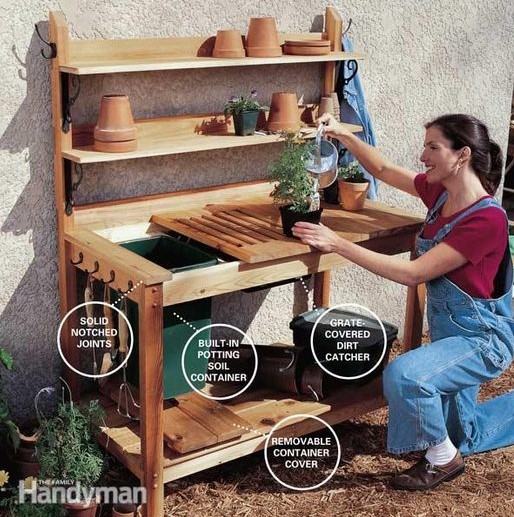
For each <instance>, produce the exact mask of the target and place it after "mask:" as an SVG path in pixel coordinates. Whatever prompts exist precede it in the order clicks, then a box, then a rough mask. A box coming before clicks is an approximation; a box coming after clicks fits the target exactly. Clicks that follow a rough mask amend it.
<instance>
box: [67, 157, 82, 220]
mask: <svg viewBox="0 0 514 517" xmlns="http://www.w3.org/2000/svg"><path fill="white" fill-rule="evenodd" d="M75 173H76V174H77V180H76V181H75V182H74V181H73V177H72V171H71V162H70V160H64V190H65V197H66V208H65V212H66V215H71V214H72V213H73V207H74V206H75V200H74V199H73V193H74V192H76V191H77V190H78V188H79V185H80V183H81V181H82V178H83V177H84V170H83V168H82V164H80V163H76V164H75Z"/></svg>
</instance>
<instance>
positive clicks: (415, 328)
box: [402, 236, 426, 352]
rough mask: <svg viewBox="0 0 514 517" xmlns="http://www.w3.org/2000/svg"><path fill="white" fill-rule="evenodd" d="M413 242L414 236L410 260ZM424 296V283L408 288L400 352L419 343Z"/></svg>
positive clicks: (421, 330) (414, 256)
mask: <svg viewBox="0 0 514 517" xmlns="http://www.w3.org/2000/svg"><path fill="white" fill-rule="evenodd" d="M415 242H416V237H415V236H413V238H412V248H411V254H410V259H411V260H414V259H415V258H416V254H415V252H414V246H415ZM425 297H426V287H425V284H419V285H417V286H415V287H409V288H408V291H407V304H406V309H405V330H404V334H403V343H402V352H408V351H409V350H412V349H413V348H416V347H418V346H419V345H420V344H421V336H422V334H423V316H424V313H425Z"/></svg>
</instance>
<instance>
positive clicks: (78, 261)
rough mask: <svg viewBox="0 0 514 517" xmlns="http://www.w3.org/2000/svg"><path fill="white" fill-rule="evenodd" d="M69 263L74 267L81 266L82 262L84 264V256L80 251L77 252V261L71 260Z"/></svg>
mask: <svg viewBox="0 0 514 517" xmlns="http://www.w3.org/2000/svg"><path fill="white" fill-rule="evenodd" d="M70 262H71V263H72V264H73V265H74V266H77V265H78V264H82V262H84V254H83V253H82V251H79V259H78V260H73V259H71V260H70Z"/></svg>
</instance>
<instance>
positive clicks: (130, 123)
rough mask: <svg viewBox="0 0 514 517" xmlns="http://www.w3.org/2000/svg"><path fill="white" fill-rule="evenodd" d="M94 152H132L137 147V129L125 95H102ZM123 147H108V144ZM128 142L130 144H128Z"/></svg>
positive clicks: (95, 132)
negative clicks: (121, 143) (122, 143)
mask: <svg viewBox="0 0 514 517" xmlns="http://www.w3.org/2000/svg"><path fill="white" fill-rule="evenodd" d="M94 137H95V150H96V151H103V152H126V151H133V150H134V149H136V147H137V141H136V138H137V128H136V125H135V124H134V117H133V116H132V110H131V108H130V102H129V98H128V97H127V96H126V95H104V96H103V97H102V101H101V104H100V115H99V116H98V122H97V124H96V126H95V130H94ZM120 142H124V143H125V144H124V145H118V146H116V145H112V146H110V145H108V144H110V143H116V144H119V143H120ZM128 142H130V143H128Z"/></svg>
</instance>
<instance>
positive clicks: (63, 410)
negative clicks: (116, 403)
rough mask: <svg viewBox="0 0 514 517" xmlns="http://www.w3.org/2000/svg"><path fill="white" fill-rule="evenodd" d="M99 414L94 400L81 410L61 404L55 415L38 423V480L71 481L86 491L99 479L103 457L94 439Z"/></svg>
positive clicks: (74, 406) (100, 416)
mask: <svg viewBox="0 0 514 517" xmlns="http://www.w3.org/2000/svg"><path fill="white" fill-rule="evenodd" d="M102 415H103V411H102V409H101V407H100V406H99V403H98V401H96V400H95V401H91V402H90V404H89V405H88V406H86V407H83V408H80V407H78V406H77V405H75V404H73V403H72V402H61V403H60V404H59V406H58V408H57V414H56V416H54V417H53V418H49V419H43V420H42V421H41V428H40V436H39V439H38V443H37V446H36V453H37V457H38V460H39V463H40V465H41V473H40V477H41V479H59V480H67V481H73V482H74V483H75V484H77V483H80V485H81V488H83V489H86V490H88V489H90V488H91V487H92V486H93V485H94V484H95V483H96V482H97V481H98V480H99V479H100V476H101V475H102V472H103V467H104V464H105V458H104V455H103V453H102V451H101V449H100V447H99V445H98V444H97V442H96V440H95V437H94V433H95V431H94V429H95V427H96V426H97V425H98V424H99V423H100V422H101V421H102V418H103V416H102Z"/></svg>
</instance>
